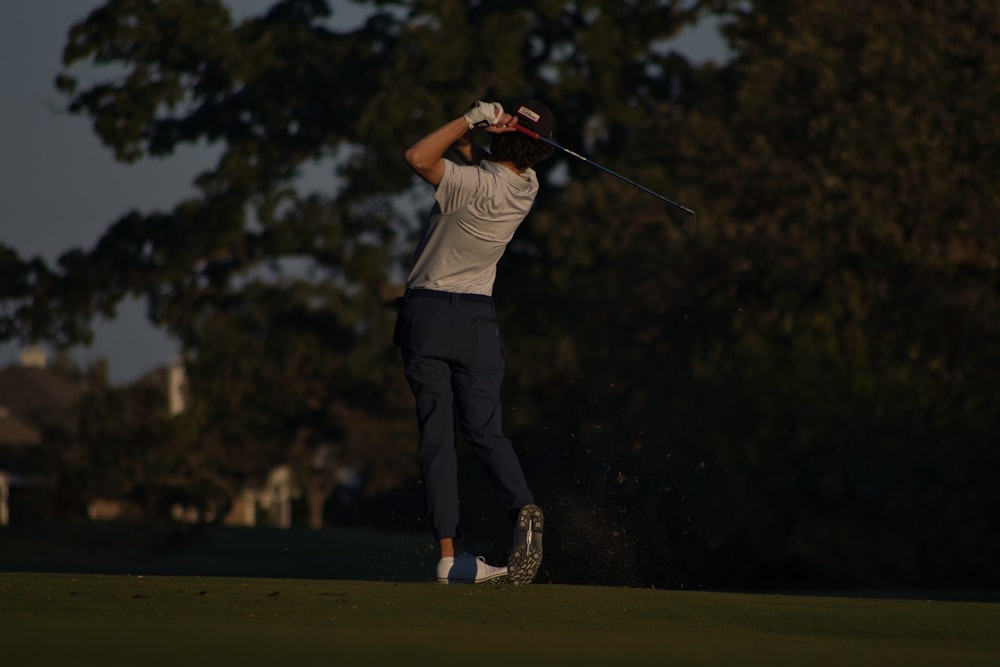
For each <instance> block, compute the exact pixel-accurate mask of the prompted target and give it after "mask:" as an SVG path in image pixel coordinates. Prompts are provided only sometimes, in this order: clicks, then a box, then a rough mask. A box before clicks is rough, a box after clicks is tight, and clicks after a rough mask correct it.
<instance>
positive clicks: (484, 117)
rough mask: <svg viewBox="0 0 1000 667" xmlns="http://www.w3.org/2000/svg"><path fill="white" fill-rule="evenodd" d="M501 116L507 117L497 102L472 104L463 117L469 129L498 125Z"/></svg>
mask: <svg viewBox="0 0 1000 667" xmlns="http://www.w3.org/2000/svg"><path fill="white" fill-rule="evenodd" d="M503 116H508V117H509V115H508V114H505V113H504V111H503V106H501V104H500V103H499V102H482V101H479V102H473V103H472V108H471V109H469V110H468V111H466V112H465V115H464V116H463V117H464V118H465V120H466V121H467V122H468V123H469V129H472V128H474V127H490V126H491V125H497V124H499V123H500V119H501V117H503Z"/></svg>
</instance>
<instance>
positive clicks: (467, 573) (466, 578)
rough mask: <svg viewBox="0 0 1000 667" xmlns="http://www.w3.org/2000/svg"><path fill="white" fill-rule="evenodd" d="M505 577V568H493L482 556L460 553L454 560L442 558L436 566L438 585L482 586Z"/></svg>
mask: <svg viewBox="0 0 1000 667" xmlns="http://www.w3.org/2000/svg"><path fill="white" fill-rule="evenodd" d="M506 576H507V568H505V567H494V566H492V565H490V564H489V563H487V562H486V559H485V558H483V557H482V556H478V557H477V556H473V555H472V554H470V553H462V554H461V555H460V556H456V557H455V558H442V559H441V560H439V561H438V564H437V580H438V583H439V584H482V583H484V582H487V581H493V580H495V579H503V578H506Z"/></svg>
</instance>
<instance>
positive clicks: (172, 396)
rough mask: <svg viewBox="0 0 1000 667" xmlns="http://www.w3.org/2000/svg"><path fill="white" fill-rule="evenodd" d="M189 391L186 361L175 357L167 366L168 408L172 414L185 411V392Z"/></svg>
mask: <svg viewBox="0 0 1000 667" xmlns="http://www.w3.org/2000/svg"><path fill="white" fill-rule="evenodd" d="M186 391H187V374H186V373H185V372H184V363H183V362H182V361H181V360H180V359H174V361H173V362H171V364H170V366H169V367H168V368H167V410H168V411H169V412H170V415H171V416H175V415H179V414H180V413H182V412H184V394H185V392H186Z"/></svg>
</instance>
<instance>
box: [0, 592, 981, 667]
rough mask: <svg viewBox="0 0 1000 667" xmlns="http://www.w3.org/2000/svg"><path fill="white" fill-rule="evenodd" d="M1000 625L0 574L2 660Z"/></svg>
mask: <svg viewBox="0 0 1000 667" xmlns="http://www.w3.org/2000/svg"><path fill="white" fill-rule="evenodd" d="M998 628H1000V606H998V605H996V604H988V603H972V602H929V601H904V600H873V599H857V598H830V597H799V596H767V595H738V594H723V593H703V592H676V591H656V590H648V589H626V588H601V587H590V586H555V585H533V586H526V587H511V586H500V587H493V586H488V585H486V586H438V585H435V584H429V583H428V584H422V583H385V582H364V581H329V580H302V579H259V578H226V577H166V576H163V577H161V576H156V577H135V576H121V575H60V574H22V573H5V574H0V635H2V637H3V641H2V645H3V648H2V652H3V658H4V660H3V664H5V665H7V664H10V665H28V664H31V665H41V664H47V665H210V664H281V665H293V664H297V665H319V664H324V665H328V664H347V663H344V662H343V661H345V660H350V661H352V662H351V663H350V664H355V661H361V662H357V663H356V664H428V665H429V664H434V663H436V662H441V661H445V662H449V663H450V662H455V661H458V662H459V664H463V663H466V664H469V665H507V664H511V663H518V664H567V665H569V664H572V665H589V664H608V663H609V662H610V663H612V664H627V665H634V664H650V665H653V664H657V665H663V664H668V661H672V663H673V664H680V665H732V664H740V665H746V664H752V665H758V664H759V665H806V664H809V665H815V664H830V665H841V664H843V665H847V664H850V665H855V664H871V665H876V664H878V665H888V664H891V665H966V664H968V665H980V664H981V665H989V664H994V665H995V664H998V660H1000V632H998Z"/></svg>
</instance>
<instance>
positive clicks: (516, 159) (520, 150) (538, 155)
mask: <svg viewBox="0 0 1000 667" xmlns="http://www.w3.org/2000/svg"><path fill="white" fill-rule="evenodd" d="M550 155H552V147H551V146H546V145H545V144H543V143H542V142H540V141H535V140H534V139H532V138H531V137H528V136H525V135H523V134H520V133H518V132H504V133H503V134H497V135H495V136H494V137H493V141H492V142H490V159H491V160H493V161H494V162H510V163H511V164H513V165H514V167H516V168H517V169H527V168H528V167H533V166H535V165H536V164H537V163H539V162H541V161H542V160H544V159H545V158H547V157H548V156H550Z"/></svg>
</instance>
